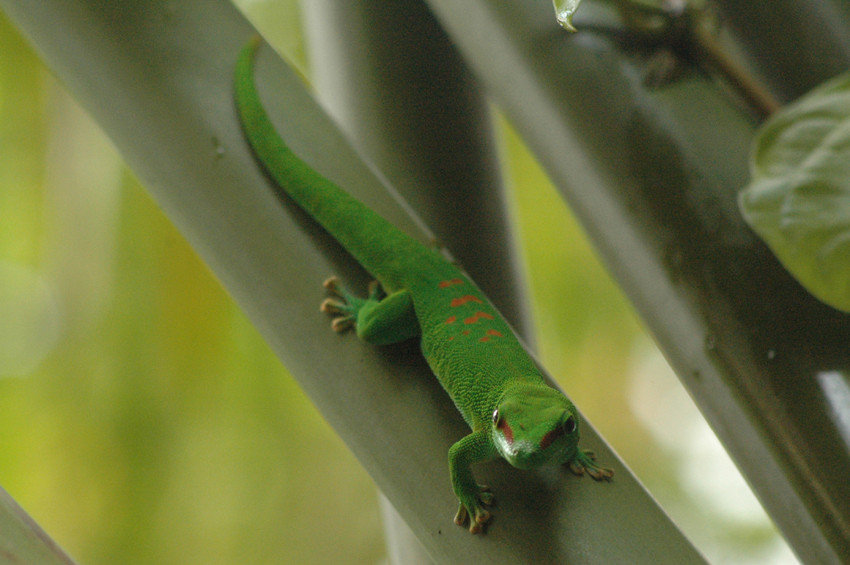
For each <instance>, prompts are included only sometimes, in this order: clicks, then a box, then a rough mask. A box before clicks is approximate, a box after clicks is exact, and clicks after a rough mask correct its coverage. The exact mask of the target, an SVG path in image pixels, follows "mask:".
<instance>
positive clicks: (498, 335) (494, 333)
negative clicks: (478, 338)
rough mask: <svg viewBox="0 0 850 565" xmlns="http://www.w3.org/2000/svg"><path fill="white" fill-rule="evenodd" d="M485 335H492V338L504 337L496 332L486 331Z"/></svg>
mask: <svg viewBox="0 0 850 565" xmlns="http://www.w3.org/2000/svg"><path fill="white" fill-rule="evenodd" d="M487 335H492V336H493V337H505V336H503V335H502V334H501V332H499V331H497V330H487Z"/></svg>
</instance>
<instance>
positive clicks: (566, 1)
mask: <svg viewBox="0 0 850 565" xmlns="http://www.w3.org/2000/svg"><path fill="white" fill-rule="evenodd" d="M553 3H554V4H555V17H556V18H557V19H558V23H559V24H561V27H563V28H564V29H565V30H567V31H578V30H576V28H575V27H574V26H573V14H575V13H576V10H578V5H579V4H580V3H581V0H553Z"/></svg>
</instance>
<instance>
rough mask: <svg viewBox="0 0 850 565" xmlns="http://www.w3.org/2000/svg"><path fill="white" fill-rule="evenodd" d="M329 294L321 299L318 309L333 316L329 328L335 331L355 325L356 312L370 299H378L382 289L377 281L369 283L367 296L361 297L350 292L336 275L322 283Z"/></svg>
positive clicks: (340, 331)
mask: <svg viewBox="0 0 850 565" xmlns="http://www.w3.org/2000/svg"><path fill="white" fill-rule="evenodd" d="M322 286H323V287H325V289H327V291H328V293H329V294H330V295H331V297H330V298H326V299H325V300H323V301H322V304H321V306H320V307H319V309H320V310H321V311H322V312H325V313H326V314H330V315H331V316H333V317H334V319H333V321H332V322H331V328H332V329H333V331H335V332H337V333H342V332H344V331H347V330H349V329H351V328H353V327H355V326H356V325H357V314H358V312H360V309H361V308H362V307H363V306H364V304H366V303H367V302H370V301H378V300H380V298H381V296H382V294H383V291H382V290H381V286H380V284H379V283H378V281H372V282H371V283H369V298H367V299H363V298H358V297H357V296H355V295H353V294H351V293H350V292H349V291H348V289H346V288H345V286H343V284H342V283H341V282H340V281H339V279H338V278H337V277H330V278H328V279H326V280H325V282H323V283H322Z"/></svg>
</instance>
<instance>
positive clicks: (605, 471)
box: [569, 449, 614, 481]
mask: <svg viewBox="0 0 850 565" xmlns="http://www.w3.org/2000/svg"><path fill="white" fill-rule="evenodd" d="M569 466H570V471H572V472H573V474H575V475H579V476H581V475H584V474H585V473H587V474H588V475H590V476H591V477H592V478H594V479H595V480H597V481H602V480H606V481H610V480H611V478H612V477H613V476H614V469H610V468H608V467H603V466H601V465H599V464H598V463H597V462H596V455H594V453H593V452H592V451H582V450H581V449H579V451H578V454H577V455H576V456H575V458H574V459H573V460H572V461H570V462H569Z"/></svg>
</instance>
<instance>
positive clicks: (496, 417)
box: [493, 408, 502, 428]
mask: <svg viewBox="0 0 850 565" xmlns="http://www.w3.org/2000/svg"><path fill="white" fill-rule="evenodd" d="M501 424H502V415H501V414H499V409H498V408H496V409H495V410H493V425H494V426H496V427H497V428H498V427H499V426H500V425H501Z"/></svg>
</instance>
